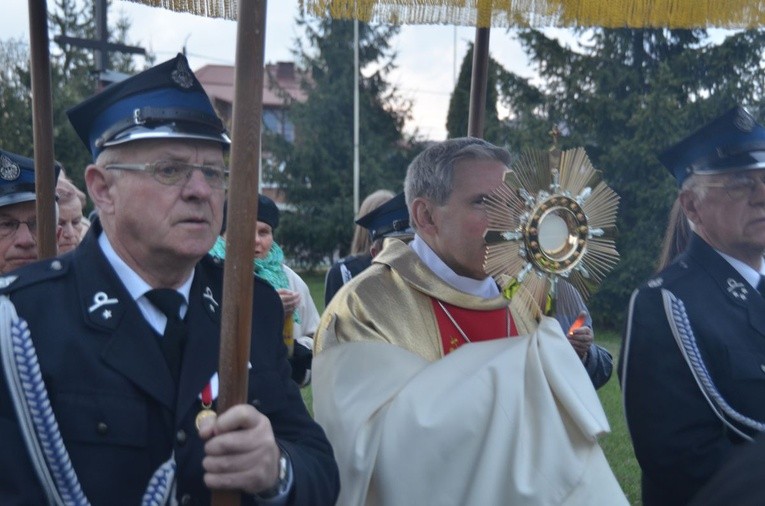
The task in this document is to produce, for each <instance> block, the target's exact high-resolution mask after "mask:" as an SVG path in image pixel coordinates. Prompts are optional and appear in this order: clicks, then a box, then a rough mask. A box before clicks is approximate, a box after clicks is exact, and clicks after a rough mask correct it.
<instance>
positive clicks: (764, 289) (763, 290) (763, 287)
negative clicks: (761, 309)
mask: <svg viewBox="0 0 765 506" xmlns="http://www.w3.org/2000/svg"><path fill="white" fill-rule="evenodd" d="M757 291H758V292H760V295H762V296H763V297H765V276H762V275H761V276H760V282H759V283H757Z"/></svg>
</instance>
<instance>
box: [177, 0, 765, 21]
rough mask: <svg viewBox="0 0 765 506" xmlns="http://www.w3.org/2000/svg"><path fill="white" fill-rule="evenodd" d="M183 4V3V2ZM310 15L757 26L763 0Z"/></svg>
mask: <svg viewBox="0 0 765 506" xmlns="http://www.w3.org/2000/svg"><path fill="white" fill-rule="evenodd" d="M179 3H180V2H179ZM300 4H301V9H304V12H308V13H310V14H312V15H315V16H319V17H325V16H327V15H329V16H331V17H333V18H339V19H353V18H358V19H360V20H362V21H367V22H369V21H373V22H382V23H394V24H449V25H462V26H478V27H490V26H496V27H506V26H536V27H541V26H562V27H564V26H568V27H571V26H602V27H606V28H625V27H628V28H641V27H657V28H658V27H668V28H695V27H720V28H754V27H758V26H762V25H763V24H765V0H629V1H624V0H622V1H620V0H301V2H300Z"/></svg>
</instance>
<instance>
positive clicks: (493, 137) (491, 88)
mask: <svg viewBox="0 0 765 506" xmlns="http://www.w3.org/2000/svg"><path fill="white" fill-rule="evenodd" d="M502 72H503V69H502V66H501V65H500V64H499V63H497V61H496V60H495V59H494V58H489V70H488V76H487V79H486V109H485V111H484V131H483V138H484V139H486V140H487V141H489V142H493V143H494V144H497V145H504V144H505V143H506V138H505V136H506V135H507V129H504V128H502V127H501V123H500V121H499V113H498V111H497V103H498V102H499V90H498V87H497V83H498V78H499V76H500V74H501V73H502ZM472 73H473V44H470V47H469V48H468V50H467V53H466V54H465V58H464V59H463V60H462V66H461V67H460V74H459V77H458V78H457V85H456V86H455V88H454V92H453V93H452V98H451V99H450V100H449V112H448V114H447V116H446V131H447V133H448V136H449V138H454V137H464V136H466V135H467V132H468V119H469V116H470V87H471V82H472Z"/></svg>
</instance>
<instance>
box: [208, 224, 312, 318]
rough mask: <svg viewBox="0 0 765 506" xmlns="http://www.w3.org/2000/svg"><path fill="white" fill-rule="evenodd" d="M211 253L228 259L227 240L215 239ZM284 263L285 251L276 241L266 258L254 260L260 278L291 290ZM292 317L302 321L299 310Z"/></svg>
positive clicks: (254, 266) (254, 268) (276, 287)
mask: <svg viewBox="0 0 765 506" xmlns="http://www.w3.org/2000/svg"><path fill="white" fill-rule="evenodd" d="M210 255H212V257H213V258H220V259H221V260H225V259H226V240H225V239H224V238H223V237H221V236H218V239H216V240H215V244H214V245H213V247H212V249H211V250H210ZM282 264H284V251H282V249H281V248H280V247H279V245H278V244H276V241H274V242H273V243H272V244H271V249H270V250H268V255H266V258H256V259H254V260H253V261H252V267H253V272H254V273H255V274H256V275H257V276H258V277H259V278H261V279H263V280H265V281H267V282H268V284H269V285H271V286H272V287H274V289H276V290H278V289H279V288H284V289H287V290H289V288H290V284H289V280H288V279H287V274H286V273H285V272H284V269H283V268H282ZM292 318H293V319H294V320H295V323H300V315H299V314H298V312H297V311H293V312H292Z"/></svg>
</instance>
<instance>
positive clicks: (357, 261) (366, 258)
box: [324, 253, 372, 307]
mask: <svg viewBox="0 0 765 506" xmlns="http://www.w3.org/2000/svg"><path fill="white" fill-rule="evenodd" d="M370 265H372V255H370V254H369V253H365V254H363V255H354V256H350V257H345V258H343V259H341V260H339V261H338V262H336V263H334V264H333V265H332V267H330V268H329V270H328V271H327V277H326V278H325V279H324V306H325V307H326V306H329V301H331V300H332V297H334V296H335V294H336V293H337V291H338V290H340V288H342V287H343V285H344V284H345V283H346V280H344V279H343V271H342V270H343V269H345V270H346V271H348V274H349V275H350V276H351V277H354V276H356V275H357V274H359V273H360V272H362V271H363V270H364V269H366V268H367V267H369V266H370Z"/></svg>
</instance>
